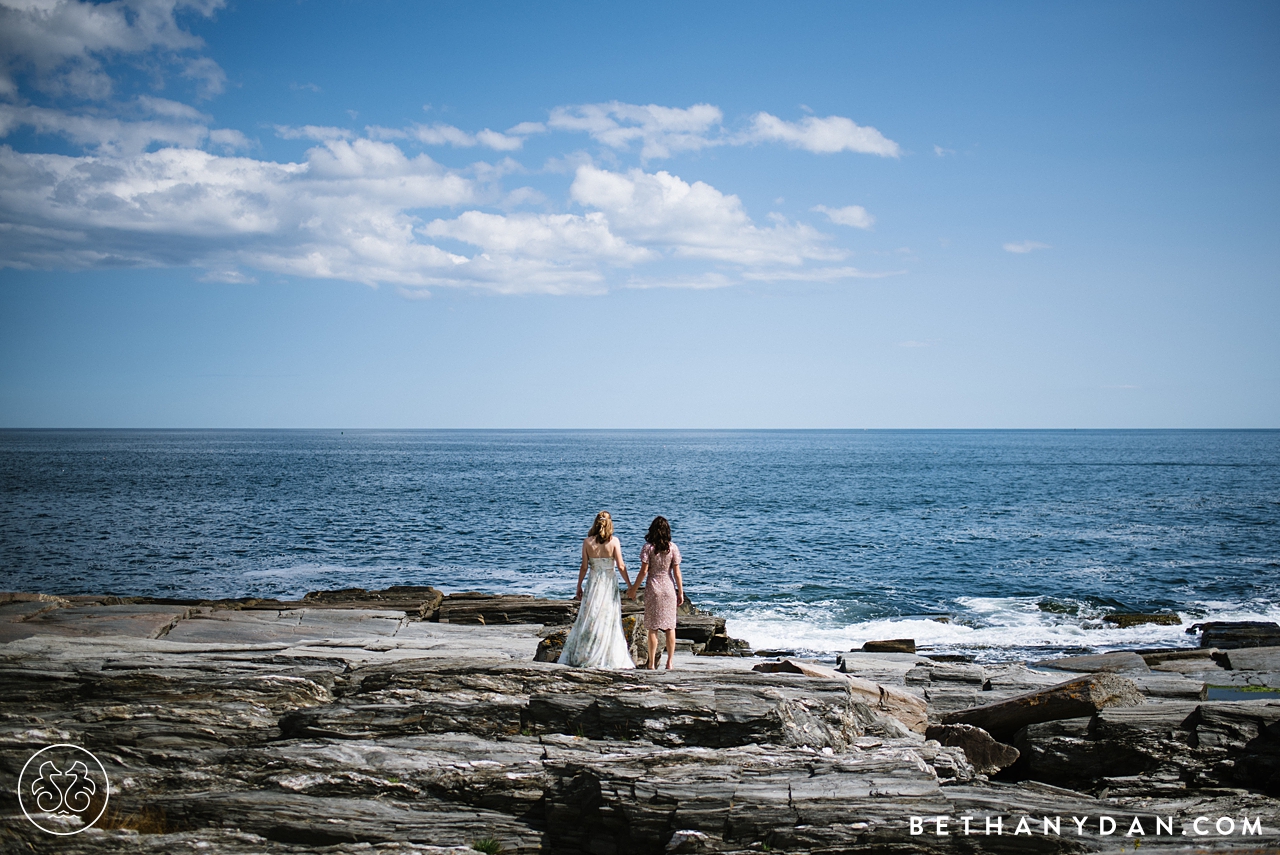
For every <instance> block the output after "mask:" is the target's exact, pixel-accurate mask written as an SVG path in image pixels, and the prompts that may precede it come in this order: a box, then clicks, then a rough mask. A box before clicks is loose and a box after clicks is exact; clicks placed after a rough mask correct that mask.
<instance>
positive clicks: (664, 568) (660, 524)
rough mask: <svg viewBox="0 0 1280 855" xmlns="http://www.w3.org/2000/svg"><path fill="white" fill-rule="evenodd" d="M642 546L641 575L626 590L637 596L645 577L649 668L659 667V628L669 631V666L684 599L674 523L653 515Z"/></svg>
mask: <svg viewBox="0 0 1280 855" xmlns="http://www.w3.org/2000/svg"><path fill="white" fill-rule="evenodd" d="M644 540H645V543H644V548H643V549H641V550H640V575H638V576H636V582H635V584H634V585H632V586H631V588H630V590H628V591H627V596H629V597H631V598H632V599H635V594H636V589H637V588H639V587H640V583H641V582H643V581H644V580H645V579H646V578H648V580H649V584H647V585H645V588H644V626H645V629H647V630H649V663H648V664H647V665H645V667H646V668H648V669H649V670H653V669H654V668H655V667H656V662H655V660H656V659H657V656H658V630H662V631H663V632H665V633H666V635H667V669H668V670H670V668H671V666H672V664H673V663H674V660H675V654H676V606H678V605H680V604H681V603H683V602H684V579H683V578H682V577H681V576H680V547H678V546H676V545H675V544H674V543H672V542H671V525H670V523H668V522H667V519H666V517H654V518H653V522H652V523H650V524H649V533H648V534H646V535H645V536H644Z"/></svg>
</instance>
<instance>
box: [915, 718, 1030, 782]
mask: <svg viewBox="0 0 1280 855" xmlns="http://www.w3.org/2000/svg"><path fill="white" fill-rule="evenodd" d="M924 735H925V737H926V738H927V739H936V740H937V741H938V742H939V743H940V744H942V745H950V746H956V747H959V748H962V749H964V753H965V756H966V757H968V758H969V762H970V763H972V764H973V768H974V770H975V771H976V772H977V773H978V774H980V775H994V774H995V773H996V772H999V771H1000V770H1001V769H1005V768H1007V767H1009V766H1012V765H1013V764H1014V763H1015V762H1016V761H1017V759H1018V749H1016V748H1014V747H1013V746H1012V745H1005V744H1004V743H1003V742H997V741H996V740H995V739H994V738H992V736H991V734H989V733H987V732H986V731H985V730H983V729H982V728H980V727H974V726H973V725H971V724H941V725H933V726H932V727H930V728H929V729H928V730H926V731H925V732H924Z"/></svg>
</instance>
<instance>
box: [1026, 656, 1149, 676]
mask: <svg viewBox="0 0 1280 855" xmlns="http://www.w3.org/2000/svg"><path fill="white" fill-rule="evenodd" d="M1036 667H1038V668H1053V669H1054V670H1057V671H1076V672H1079V673H1085V674H1099V673H1106V674H1122V673H1125V672H1130V671H1132V672H1136V673H1140V674H1141V673H1146V672H1147V671H1149V670H1151V669H1150V668H1148V667H1147V663H1146V661H1145V660H1144V659H1143V658H1142V657H1141V656H1139V655H1138V654H1137V653H1100V654H1098V655H1096V656H1068V657H1066V658H1064V659H1047V660H1045V661H1043V662H1037V663H1036Z"/></svg>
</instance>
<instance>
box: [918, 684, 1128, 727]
mask: <svg viewBox="0 0 1280 855" xmlns="http://www.w3.org/2000/svg"><path fill="white" fill-rule="evenodd" d="M1144 701H1145V698H1144V697H1143V696H1142V693H1141V692H1140V691H1139V690H1138V687H1137V686H1136V685H1134V683H1133V681H1132V680H1126V679H1125V678H1124V677H1120V676H1117V675H1115V674H1091V675H1089V676H1088V677H1080V678H1078V679H1076V680H1068V681H1067V682H1065V683H1059V684H1058V685H1056V686H1050V687H1049V688H1047V689H1040V690H1038V691H1034V692H1028V693H1026V694H1024V695H1018V696H1016V697H1013V698H1009V699H1008V700H1005V701H1000V702H998V703H994V704H987V705H985V706H981V707H974V708H973V709H967V710H961V711H959V712H953V713H948V714H946V715H944V716H943V717H942V723H943V724H972V725H975V726H977V727H980V728H982V729H983V730H985V731H987V732H988V733H990V734H991V735H992V736H994V737H995V738H996V739H1001V740H1011V739H1012V737H1013V735H1014V734H1015V733H1017V732H1018V730H1020V729H1021V728H1023V727H1025V726H1027V725H1030V724H1037V723H1039V722H1045V721H1055V720H1057V719H1066V718H1078V717H1080V716H1090V715H1093V714H1094V713H1096V712H1098V711H1099V710H1101V709H1104V708H1106V707H1113V706H1135V705H1138V704H1141V703H1143V702H1144Z"/></svg>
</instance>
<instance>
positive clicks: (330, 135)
mask: <svg viewBox="0 0 1280 855" xmlns="http://www.w3.org/2000/svg"><path fill="white" fill-rule="evenodd" d="M276 135H277V136H279V137H280V138H281V139H286V140H315V141H316V142H326V141H328V140H349V139H351V138H352V137H354V136H355V134H354V133H352V132H351V131H349V130H347V129H346V128H334V127H328V126H325V125H303V126H302V127H300V128H291V127H289V126H288V125H276Z"/></svg>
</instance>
